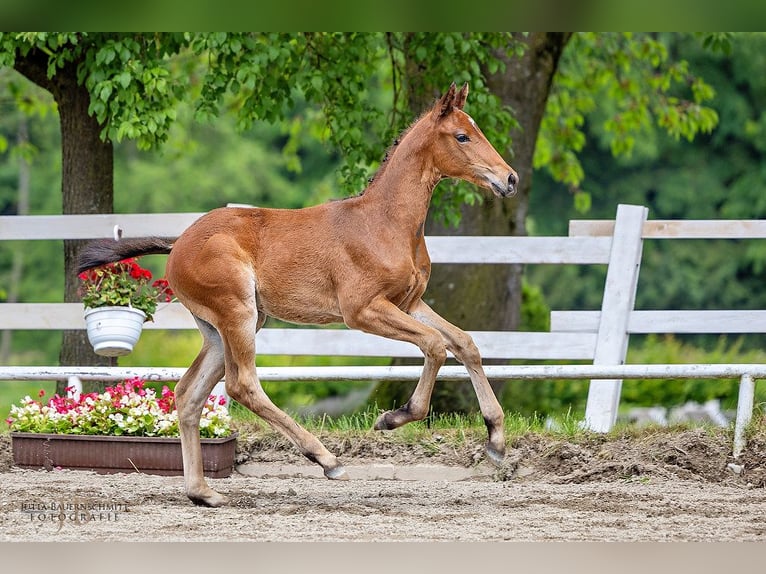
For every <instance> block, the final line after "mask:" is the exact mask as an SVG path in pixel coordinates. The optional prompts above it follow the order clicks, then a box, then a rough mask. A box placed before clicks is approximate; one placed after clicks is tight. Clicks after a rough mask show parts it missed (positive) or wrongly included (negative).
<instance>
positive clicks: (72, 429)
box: [6, 378, 231, 438]
mask: <svg viewBox="0 0 766 574" xmlns="http://www.w3.org/2000/svg"><path fill="white" fill-rule="evenodd" d="M67 390H68V391H69V390H70V389H67ZM44 396H45V391H40V393H39V398H40V399H42V397H44ZM6 423H8V425H9V427H10V430H11V431H12V432H29V433H50V434H80V435H114V436H122V435H125V436H167V437H177V436H179V432H178V412H177V411H176V405H175V394H174V393H173V391H172V390H170V389H169V388H168V387H167V386H164V387H163V388H162V391H161V392H160V394H159V396H158V395H157V392H156V391H155V390H154V389H152V388H145V387H144V382H143V381H141V380H140V379H138V378H134V379H129V380H127V381H125V382H124V383H120V384H118V385H115V386H114V387H107V388H106V390H105V391H104V392H103V393H87V394H82V395H80V396H79V397H72V396H64V397H62V396H59V395H54V396H53V397H51V398H50V399H48V401H47V402H46V403H43V402H42V401H41V400H34V399H33V398H31V397H30V396H26V397H24V398H23V399H22V400H21V401H20V403H19V404H18V405H13V406H12V407H11V412H10V417H8V419H6ZM230 434H231V417H230V415H229V411H228V409H227V407H226V399H225V398H224V397H216V396H214V395H211V396H210V397H208V400H207V401H206V402H205V406H204V407H203V409H202V415H201V418H200V436H201V437H203V438H218V437H224V436H228V435H230Z"/></svg>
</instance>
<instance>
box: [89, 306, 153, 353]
mask: <svg viewBox="0 0 766 574" xmlns="http://www.w3.org/2000/svg"><path fill="white" fill-rule="evenodd" d="M144 321H146V313H144V312H143V311H141V309H136V308H134V307H97V308H96V309H86V310H85V327H86V329H87V331H88V340H89V341H90V344H91V345H93V350H94V351H95V352H96V354H97V355H102V356H104V357H119V356H122V355H127V354H128V353H130V352H131V351H132V350H133V346H134V345H135V344H136V342H138V338H139V337H140V336H141V329H142V328H143V326H144Z"/></svg>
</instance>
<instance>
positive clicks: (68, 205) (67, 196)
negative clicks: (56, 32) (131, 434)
mask: <svg viewBox="0 0 766 574" xmlns="http://www.w3.org/2000/svg"><path fill="white" fill-rule="evenodd" d="M47 65H48V62H47V57H46V56H45V55H44V54H42V53H41V52H39V51H32V52H30V54H29V55H28V56H26V57H24V58H19V59H18V60H17V61H16V69H17V70H18V71H19V72H21V73H22V74H24V75H25V76H26V77H27V78H29V79H30V80H32V81H33V82H34V83H36V84H38V85H39V86H41V87H43V88H45V89H46V90H48V91H50V92H51V94H53V98H54V99H55V100H56V104H57V106H58V112H59V119H60V123H61V148H62V169H61V194H62V213H64V214H80V213H112V211H113V209H114V208H113V198H114V184H113V168H114V164H113V157H114V154H113V149H112V143H111V142H110V141H103V140H102V139H101V137H100V133H101V129H102V126H101V125H99V123H98V122H97V121H96V119H95V118H94V117H92V116H90V115H89V114H88V105H89V103H90V95H89V94H88V90H87V89H86V88H85V86H83V85H80V84H78V82H77V66H78V62H69V63H67V64H66V65H65V66H64V67H63V68H60V69H59V70H58V71H57V72H56V75H55V76H54V77H53V78H48V77H47V74H46V70H47ZM83 243H84V242H83V241H75V240H72V241H65V242H64V301H67V302H78V301H80V298H79V296H78V295H77V288H78V278H77V272H76V268H77V258H78V255H79V252H80V248H81V247H82V245H83ZM59 363H60V364H61V365H114V364H116V360H115V359H110V358H107V357H100V356H99V355H96V354H95V353H94V352H93V349H92V347H91V346H90V343H89V342H88V338H87V334H86V333H85V331H84V330H76V331H64V333H63V340H62V345H61V352H60V354H59ZM65 386H66V384H65V383H59V385H58V387H57V392H59V393H63V389H64V387H65ZM101 389H103V385H102V384H101V383H95V382H94V383H89V382H84V383H83V390H84V391H86V392H88V391H90V390H101Z"/></svg>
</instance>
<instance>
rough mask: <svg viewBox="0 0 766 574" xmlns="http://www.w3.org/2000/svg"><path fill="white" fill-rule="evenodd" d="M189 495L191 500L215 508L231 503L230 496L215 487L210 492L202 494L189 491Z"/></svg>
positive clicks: (198, 504) (199, 504)
mask: <svg viewBox="0 0 766 574" xmlns="http://www.w3.org/2000/svg"><path fill="white" fill-rule="evenodd" d="M187 496H188V497H189V500H191V501H192V502H193V503H194V504H196V505H197V506H210V507H213V508H218V507H219V506H224V505H226V504H228V503H229V499H228V498H226V497H225V496H224V495H223V494H220V493H218V492H216V491H215V490H213V489H210V492H205V493H200V494H188V493H187Z"/></svg>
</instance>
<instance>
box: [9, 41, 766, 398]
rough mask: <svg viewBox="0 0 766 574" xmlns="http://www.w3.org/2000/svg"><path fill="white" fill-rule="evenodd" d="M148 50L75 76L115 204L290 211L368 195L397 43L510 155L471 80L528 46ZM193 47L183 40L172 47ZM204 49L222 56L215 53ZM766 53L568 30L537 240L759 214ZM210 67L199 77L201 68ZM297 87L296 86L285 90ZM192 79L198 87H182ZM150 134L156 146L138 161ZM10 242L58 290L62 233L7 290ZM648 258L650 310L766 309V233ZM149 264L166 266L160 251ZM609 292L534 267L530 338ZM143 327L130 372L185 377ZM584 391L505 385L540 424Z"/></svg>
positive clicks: (33, 124)
mask: <svg viewBox="0 0 766 574" xmlns="http://www.w3.org/2000/svg"><path fill="white" fill-rule="evenodd" d="M64 40H66V41H72V42H74V43H75V44H76V43H77V42H81V41H82V38H80V37H75V36H73V37H71V38H65V39H63V40H60V39H56V38H53V37H51V36H48V37H46V38H45V39H44V41H45V42H52V41H55V42H59V41H64ZM145 40H146V38H144V39H143V40H141V39H137V40H133V41H131V40H130V39H127V40H126V39H124V38H113V39H108V41H106V42H104V44H103V46H102V49H101V50H99V51H98V52H97V53H95V54H94V55H93V58H95V59H96V60H98V61H99V63H101V64H102V65H103V67H104V71H103V73H101V74H100V75H99V74H94V75H92V76H89V77H88V78H87V79H86V80H85V81H86V82H89V85H90V86H91V88H92V89H93V90H94V91H95V92H96V93H98V94H99V96H100V97H99V98H98V99H97V100H96V101H94V103H93V110H92V111H93V112H94V113H95V114H97V115H99V117H104V118H106V117H107V116H108V117H111V118H112V120H111V123H110V127H109V128H108V130H109V131H108V132H107V134H108V135H110V136H111V137H112V138H113V139H114V140H115V141H117V142H118V143H117V144H116V146H115V210H116V211H117V212H146V211H148V212H151V211H155V212H162V211H206V210H209V209H212V208H214V207H218V206H220V205H222V204H225V203H227V202H239V203H252V204H258V205H267V206H275V207H289V208H293V207H300V206H303V205H310V204H314V203H317V202H320V201H324V200H327V199H329V198H332V197H338V196H342V195H346V194H348V193H353V192H355V191H358V190H359V189H361V186H363V184H364V181H365V180H366V178H367V177H369V176H370V175H371V174H372V173H373V172H374V170H375V168H376V167H377V164H378V162H379V161H380V158H382V157H383V153H384V150H385V148H386V147H387V146H388V145H389V144H390V142H391V141H392V140H393V138H394V137H395V135H396V134H397V133H399V132H400V131H401V130H402V129H403V128H404V127H406V125H407V124H408V123H409V122H410V121H411V120H412V115H411V113H410V111H409V110H408V108H407V101H406V100H405V99H404V98H403V97H401V98H399V99H397V96H396V95H395V94H400V95H402V94H405V93H406V91H407V90H408V89H411V88H412V87H411V86H409V85H408V84H407V73H406V70H405V69H404V62H403V61H402V54H404V53H408V54H411V55H413V56H414V61H415V62H416V63H418V65H420V66H422V68H423V69H426V70H428V72H429V73H431V74H433V75H434V77H440V78H441V77H444V78H447V80H445V82H447V81H452V80H454V81H457V82H462V81H470V82H471V97H470V101H469V107H470V110H469V111H470V112H471V113H472V115H474V117H476V118H477V121H478V122H479V124H480V125H482V127H483V129H484V130H485V132H488V133H490V132H492V133H494V134H497V137H494V136H493V137H494V139H493V141H495V143H497V144H498V147H500V148H502V149H508V150H510V149H512V142H511V141H510V140H508V139H507V137H506V138H504V137H501V136H500V134H507V133H508V130H509V129H510V128H511V127H512V126H513V125H514V123H513V117H512V114H511V113H510V112H511V110H507V109H503V108H502V107H501V106H500V105H499V103H498V100H497V98H495V97H494V96H493V95H491V94H490V93H489V92H488V90H487V89H486V86H484V84H483V82H482V81H481V73H480V72H481V68H482V67H483V66H494V65H498V64H496V63H493V61H492V60H491V59H488V58H487V53H488V52H487V49H488V48H489V49H496V48H497V47H498V45H499V44H498V42H501V41H505V42H506V44H504V46H505V47H506V48H507V49H509V50H511V51H513V50H517V49H520V48H518V47H517V46H516V45H515V44H514V42H513V41H512V39H511V38H510V37H509V36H504V35H494V36H493V35H490V34H486V35H478V34H477V35H475V36H473V37H472V38H471V41H468V40H467V39H466V36H465V35H464V34H460V33H454V34H440V35H433V34H431V35H429V34H425V33H417V34H410V35H405V34H401V33H392V34H388V35H365V34H327V35H325V34H316V35H313V36H312V35H306V36H298V35H296V34H287V33H282V34H276V33H275V34H270V35H262V36H259V37H257V38H255V39H253V38H251V37H249V36H247V35H244V34H242V35H236V34H234V35H231V34H230V35H227V36H224V35H215V34H207V35H199V36H194V37H192V36H190V35H186V36H184V35H178V36H177V37H175V38H171V39H170V40H169V41H168V43H167V44H165V46H164V49H166V50H168V51H169V52H170V53H173V54H176V53H180V54H181V56H180V57H175V58H171V59H169V60H168V62H165V63H163V64H162V65H161V66H160V65H158V66H144V67H141V66H138V65H137V64H135V62H136V61H138V62H140V61H141V58H140V57H138V58H137V57H136V55H139V56H145V55H147V54H150V53H152V50H155V51H156V50H157V47H156V46H153V45H152V43H151V41H145ZM142 42H143V43H142ZM493 42H494V44H493ZM248 43H250V44H248ZM704 43H707V44H708V46H707V47H705V46H703V44H704ZM182 44H184V45H187V44H188V45H189V46H190V49H188V50H186V51H182V50H181V45H182ZM246 44H247V45H246ZM296 46H300V48H301V50H302V51H296V49H295V48H296ZM387 46H388V48H387ZM391 47H393V48H395V49H390V48H391ZM244 48H248V50H249V52H247V53H248V54H249V55H248V57H247V58H245V53H246V51H245V50H244ZM213 49H215V51H216V54H217V56H216V58H215V59H214V60H212V61H209V60H205V54H207V53H210V52H211V50H213ZM253 54H255V56H253ZM392 54H393V55H394V61H393V63H392V65H390V64H391V63H390V62H389V61H388V59H389V57H390V56H391V55H392ZM764 54H766V36H764V35H763V34H735V35H712V36H707V37H705V38H704V41H703V38H701V37H700V36H696V35H691V34H684V35H671V34H664V35H662V34H661V35H650V36H647V35H599V34H578V35H575V37H574V38H573V40H572V43H571V45H570V46H568V47H567V48H566V50H565V56H564V60H563V61H562V63H561V68H560V71H559V74H558V75H557V78H556V83H555V85H554V91H553V93H552V95H551V98H550V100H549V102H548V109H547V112H546V117H545V119H544V123H543V130H542V133H541V136H540V139H539V141H538V148H537V154H536V157H535V166H536V172H535V180H534V184H533V193H532V195H531V203H530V211H529V218H528V223H529V225H528V226H529V229H530V232H531V233H532V234H537V235H549V234H551V235H557V234H565V233H566V224H567V222H568V220H569V219H572V218H577V217H583V216H584V215H585V216H587V217H589V218H611V217H613V216H614V213H615V209H616V205H617V204H618V203H637V204H643V205H647V206H649V208H650V217H651V218H654V219H661V218H685V219H690V218H726V217H730V218H733V217H737V218H759V217H764V215H765V214H764V212H766V199H764V198H766V194H764V193H763V189H762V188H763V183H764V178H765V177H766V172H765V171H764V170H765V169H766V168H765V167H764V165H765V164H764V162H763V161H762V160H763V154H764V151H766V149H765V148H766V135H765V134H766V116H765V115H764V112H763V110H764V109H766V101H764V99H766V96H765V94H766V85H764V83H765V82H766V79H765V78H764V75H763V74H762V73H761V72H762V70H763V69H764V64H766V62H764V58H766V56H765V55H764ZM154 55H156V54H154ZM451 60H459V61H463V60H465V61H473V62H474V63H475V64H474V65H475V66H476V69H472V68H470V67H467V68H465V69H464V70H463V71H462V72H461V73H457V74H456V73H455V71H454V68H453V67H451V66H450V65H449V64H450V61H451ZM203 61H204V63H206V64H208V65H209V66H208V67H207V68H204V67H202V66H200V63H201V62H203ZM5 63H6V64H7V62H5ZM128 63H130V66H128ZM274 70H280V71H281V73H280V74H272V73H271V72H273V71H274ZM386 70H388V71H386ZM692 72H693V73H692ZM291 79H292V80H291ZM203 80H205V81H203ZM647 81H648V82H650V85H649V89H647V85H646V82H647ZM291 82H295V83H300V84H301V85H302V86H305V87H304V89H303V90H295V89H294V85H293V83H291ZM442 83H444V82H442ZM20 85H21V83H20V81H19V78H18V76H16V75H14V74H12V73H11V72H10V71H9V69H8V68H0V213H3V214H12V213H15V209H16V201H17V200H16V193H17V192H16V188H17V177H18V165H19V163H18V162H19V161H22V160H23V161H27V162H30V164H31V166H32V180H31V188H32V190H31V196H30V212H31V213H33V214H47V213H60V210H61V206H60V177H61V174H60V162H61V158H60V151H59V149H60V136H59V133H58V125H57V120H56V117H55V114H53V113H50V111H51V109H52V107H53V106H52V104H51V101H50V98H49V97H48V96H47V94H45V93H43V92H41V91H39V90H35V89H33V88H32V87H30V86H29V85H23V87H19V86H20ZM138 86H141V89H142V90H143V91H142V93H147V92H148V93H150V94H151V96H152V97H150V98H147V99H146V101H145V102H144V103H143V105H145V106H148V108H147V109H145V110H144V111H145V112H146V113H145V114H144V116H145V117H144V120H143V121H137V120H136V118H134V117H132V116H131V115H130V114H127V115H126V114H125V111H124V109H121V108H119V107H114V108H113V109H112V108H110V102H112V101H113V100H114V96H115V95H119V98H121V99H122V100H126V101H127V100H131V98H134V97H135V95H136V93H137V92H136V89H137V87H138ZM181 86H183V87H184V88H185V89H186V90H187V91H186V92H185V94H184V95H183V97H182V95H181ZM445 87H446V86H445ZM395 88H396V89H395ZM232 94H243V95H241V96H237V95H232ZM179 99H180V100H182V102H181V103H180V104H177V100H179ZM320 107H321V108H322V109H323V113H320V111H319V109H320ZM20 109H21V110H23V114H24V116H23V117H25V118H26V121H27V123H28V126H29V130H30V142H31V144H30V145H27V146H24V147H19V146H15V145H14V141H15V137H16V130H17V126H18V124H19V121H20V118H21V117H22V116H21V114H22V111H19V110H20ZM220 110H223V111H228V112H230V113H219V111H220ZM349 110H351V111H349ZM687 112H688V113H687ZM110 114H111V115H110ZM684 114H686V115H684ZM146 118H148V119H146ZM199 120H203V121H199ZM692 136H695V137H694V140H693V141H689V140H691V139H692ZM156 144H162V146H161V147H160V148H159V149H152V150H151V151H148V148H153V147H154V146H156ZM440 189H442V191H443V193H442V194H441V195H437V197H435V200H434V203H435V206H437V207H438V208H440V209H442V211H443V213H444V214H445V215H444V216H445V218H446V219H447V220H453V221H454V215H455V213H456V212H455V210H454V209H452V210H451V209H450V205H452V206H453V208H454V206H455V205H457V204H459V203H460V202H461V201H465V200H474V201H475V200H477V199H478V196H477V195H476V193H475V191H474V190H473V189H472V188H462V190H459V191H457V192H455V191H454V190H452V189H450V188H448V187H447V186H440ZM450 218H453V219H450ZM16 251H23V254H24V274H23V278H22V283H21V285H20V293H21V294H22V299H23V300H28V301H59V300H61V293H62V291H63V277H61V271H60V270H61V269H62V267H63V260H62V259H63V258H62V255H61V252H62V248H61V243H60V242H42V241H41V242H28V243H25V244H23V245H21V244H15V243H14V242H4V244H3V245H2V246H0V292H2V291H7V287H6V286H5V284H6V281H7V277H8V272H9V269H10V266H11V259H12V256H13V253H14V252H16ZM644 253H645V255H644V263H643V265H642V272H641V282H640V285H639V290H638V305H637V306H638V308H646V309H650V308H696V309H704V308H766V307H765V306H766V289H764V284H765V282H764V279H766V277H764V273H765V272H766V265H765V263H766V245H764V242H761V241H752V242H713V241H710V242H705V245H704V250H701V249H700V245H699V243H698V242H694V241H673V242H667V243H665V244H663V243H661V242H648V243H647V245H646V247H645V252H644ZM145 263H147V264H148V266H149V267H150V268H151V269H152V270H153V271H154V272H155V275H157V276H161V275H162V272H163V266H164V259H163V258H162V257H154V258H151V259H147V262H145ZM603 281H604V270H603V269H599V268H596V269H585V268H574V267H572V268H569V267H562V266H551V267H550V268H548V267H546V266H538V267H536V268H534V269H533V268H530V269H528V270H527V284H526V285H525V290H524V301H525V304H524V309H523V313H524V322H525V328H527V329H530V330H543V329H545V328H547V326H546V319H547V310H548V309H550V308H553V309H573V308H583V309H597V308H599V306H600V297H601V292H602V287H603ZM145 336H146V339H145V341H142V343H141V344H140V345H139V348H138V349H137V350H136V351H135V353H134V354H133V355H131V356H130V357H129V358H128V359H127V360H125V361H123V363H124V364H142V365H151V364H162V365H171V366H186V365H188V364H189V362H190V361H191V359H192V358H193V356H194V355H195V354H196V352H197V350H198V347H199V337H198V335H197V334H196V333H172V334H163V335H160V334H156V333H146V334H145ZM59 340H60V339H59V335H58V334H56V333H40V332H34V333H32V332H24V331H20V332H16V333H15V334H14V339H13V347H12V355H11V358H10V362H12V363H14V362H18V363H24V364H50V363H51V362H54V361H55V357H56V355H57V350H58V345H59ZM762 344H763V341H762V340H761V339H760V338H758V337H748V338H746V339H742V340H718V339H709V338H708V339H704V338H697V339H684V340H676V339H664V338H649V339H646V340H640V341H639V340H636V341H635V342H634V345H633V346H632V347H631V360H647V361H658V360H659V359H662V360H663V361H665V360H667V362H684V361H687V362H688V361H706V362H707V361H715V360H718V359H720V360H734V359H735V358H737V360H742V361H746V360H758V361H759V362H766V361H762V359H760V355H759V354H758V353H759V351H758V349H759V348H761V347H762ZM269 360H275V361H280V360H284V359H283V358H275V359H269ZM292 360H294V361H300V359H292ZM344 391H345V389H340V388H335V387H333V386H328V387H322V388H321V389H320V388H319V387H318V386H312V387H311V389H308V391H307V390H306V388H305V387H303V388H301V387H299V386H291V387H288V386H280V387H279V388H276V387H274V388H271V389H270V392H272V393H273V394H274V395H275V400H276V401H277V402H279V403H281V404H295V405H301V404H305V403H306V402H308V401H310V400H311V396H314V395H318V396H329V395H332V394H336V393H342V392H344ZM644 391H645V392H644ZM730 391H731V388H730V387H727V386H725V385H723V386H721V385H718V384H715V383H711V384H703V383H695V386H694V388H689V387H688V386H683V385H682V386H680V387H679V386H678V385H677V384H666V385H659V384H657V383H654V382H641V383H626V384H625V386H624V395H623V396H624V397H625V399H626V402H636V403H642V404H643V403H647V404H649V403H653V402H658V401H663V402H666V401H679V400H685V399H687V398H696V399H697V400H702V399H703V398H706V397H708V396H724V395H725V396H729V397H730V396H731V392H730ZM583 397H584V385H580V386H578V385H577V384H572V383H569V382H564V383H555V382H552V383H550V384H540V385H534V386H531V385H529V384H528V383H526V384H525V385H524V388H522V387H521V385H512V386H511V387H509V390H508V392H506V396H505V397H504V402H505V404H506V405H507V406H508V407H509V408H513V409H520V410H525V409H527V410H529V409H531V410H533V411H536V412H548V411H552V410H561V409H564V410H565V409H567V408H570V407H572V408H580V405H581V404H582V398H583Z"/></svg>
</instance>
